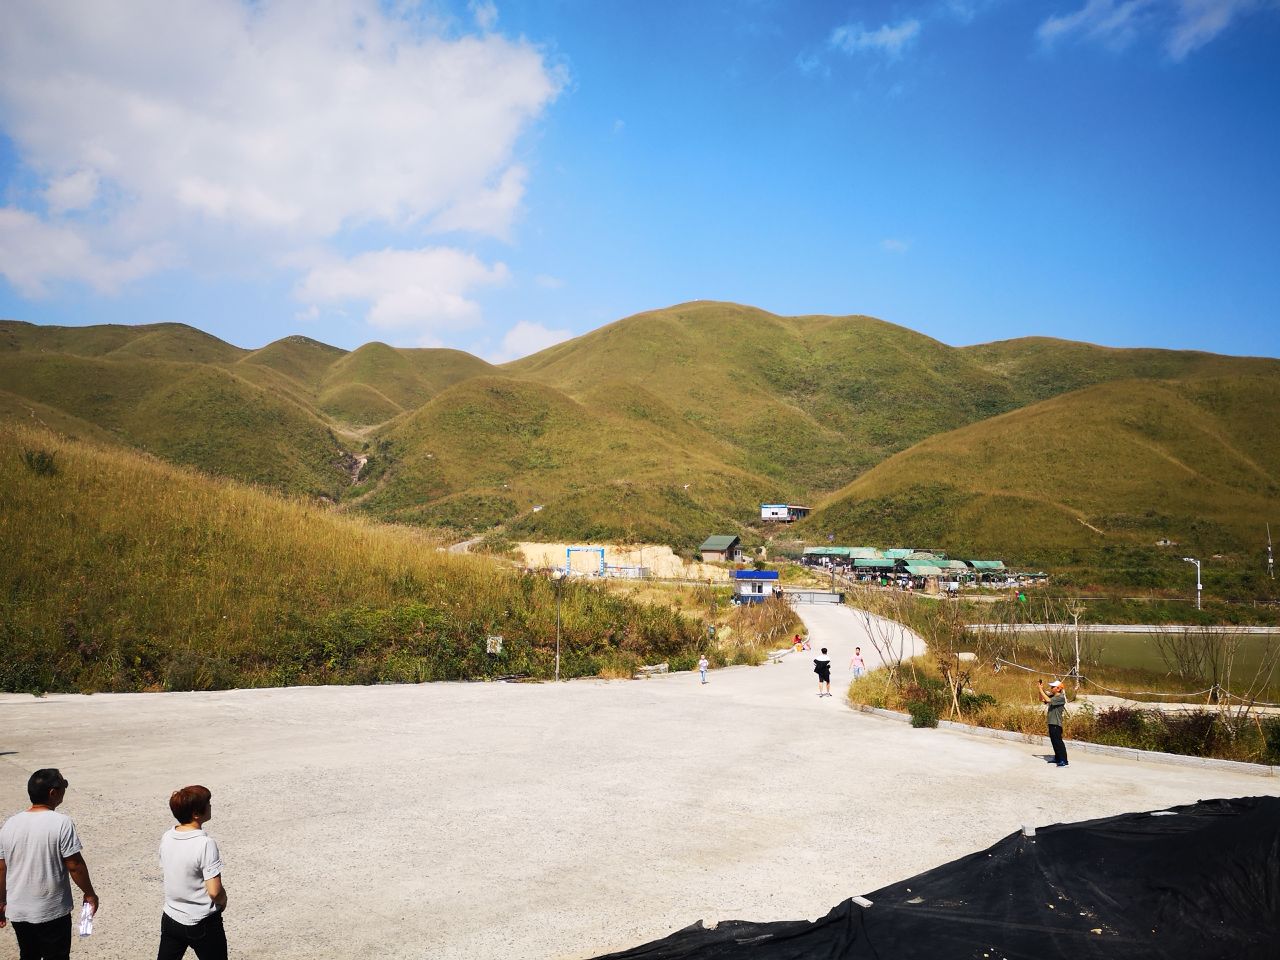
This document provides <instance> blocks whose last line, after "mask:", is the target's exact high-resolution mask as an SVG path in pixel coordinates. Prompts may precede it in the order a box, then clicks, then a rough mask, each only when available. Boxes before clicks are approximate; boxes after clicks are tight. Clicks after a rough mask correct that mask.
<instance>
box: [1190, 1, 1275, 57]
mask: <svg viewBox="0 0 1280 960" xmlns="http://www.w3.org/2000/svg"><path fill="white" fill-rule="evenodd" d="M1264 5H1265V4H1264V3H1262V2H1260V0H1180V2H1179V3H1178V18H1177V22H1176V23H1175V24H1174V27H1173V31H1172V32H1171V33H1170V34H1169V37H1168V40H1167V41H1166V43H1165V49H1166V50H1168V52H1169V56H1171V57H1172V58H1173V59H1174V60H1181V59H1183V58H1184V57H1186V56H1187V54H1189V53H1191V52H1192V51H1193V50H1196V49H1198V48H1200V47H1203V46H1204V45H1205V44H1206V43H1208V42H1209V41H1210V40H1212V39H1213V38H1214V37H1216V36H1217V35H1218V34H1220V33H1221V32H1222V31H1223V30H1225V29H1227V27H1229V26H1230V25H1231V22H1232V21H1233V20H1234V19H1235V18H1236V17H1237V16H1239V15H1242V14H1247V13H1252V12H1253V11H1254V10H1259V9H1262V8H1263V7H1264ZM1270 6H1271V7H1272V8H1275V7H1276V6H1277V5H1276V4H1275V3H1271V4H1270Z"/></svg>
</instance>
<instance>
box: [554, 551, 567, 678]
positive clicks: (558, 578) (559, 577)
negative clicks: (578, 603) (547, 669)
mask: <svg viewBox="0 0 1280 960" xmlns="http://www.w3.org/2000/svg"><path fill="white" fill-rule="evenodd" d="M551 578H552V579H553V580H555V582H556V683H559V682H560V594H561V593H562V592H563V589H562V585H563V583H564V571H563V570H561V569H559V568H558V567H557V568H556V572H555V573H553V574H552V575H551Z"/></svg>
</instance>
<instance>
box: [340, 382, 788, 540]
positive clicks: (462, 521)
mask: <svg viewBox="0 0 1280 960" xmlns="http://www.w3.org/2000/svg"><path fill="white" fill-rule="evenodd" d="M612 397H613V399H614V401H616V403H614V405H612V406H611V405H610V404H608V403H603V402H598V403H580V402H578V401H576V400H574V399H571V398H570V397H568V396H567V395H565V394H564V393H562V392H561V391H559V390H556V389H554V388H552V387H549V386H545V385H543V384H537V383H531V382H529V381H524V380H514V379H510V378H504V377H481V378H476V379H472V380H467V381H465V382H463V383H460V384H458V385H457V386H454V387H451V388H449V389H448V390H445V391H444V392H443V393H441V394H439V395H438V396H436V397H435V398H434V399H432V400H431V401H430V402H429V403H427V404H426V405H424V406H423V407H422V408H421V409H419V410H417V411H415V412H413V413H412V414H410V415H408V416H406V417H404V418H402V419H401V420H398V421H396V423H395V424H394V426H393V427H392V429H390V430H389V431H387V432H386V433H383V434H380V437H379V441H378V443H379V450H381V451H383V453H384V458H385V459H386V460H387V463H388V464H389V465H388V466H386V467H385V473H383V474H382V475H381V476H380V477H379V478H378V480H377V482H376V483H374V484H371V488H370V489H369V491H368V492H367V493H363V494H361V495H359V498H358V499H356V500H355V501H353V502H354V503H355V505H356V507H358V509H360V510H362V511H365V512H368V513H370V514H372V515H374V516H376V517H379V518H382V519H387V520H395V521H398V522H406V523H422V524H428V525H439V526H446V527H451V528H453V529H455V530H458V531H460V532H466V533H472V532H479V531H483V530H485V529H488V528H490V527H492V526H494V525H495V524H499V523H507V524H509V525H510V528H511V530H512V531H518V532H519V533H520V534H521V535H528V536H531V537H538V536H542V537H549V538H553V539H555V538H560V537H578V538H581V537H587V536H595V537H609V538H616V539H622V538H631V539H646V538H647V539H654V538H657V539H664V540H668V541H669V542H673V543H680V544H685V545H687V544H689V543H690V542H691V541H692V540H693V539H694V537H695V536H696V537H697V539H698V540H701V539H702V537H705V536H706V534H704V533H701V531H702V530H704V529H706V528H707V526H708V525H712V526H714V525H717V524H719V525H724V524H725V523H730V524H736V523H738V522H741V520H742V519H744V516H743V514H744V508H743V504H749V503H751V502H752V501H753V500H754V499H755V498H757V497H759V496H761V495H763V491H764V490H765V489H767V485H766V484H764V483H763V482H762V481H760V479H759V478H757V477H753V476H751V475H750V474H747V473H745V472H743V471H739V470H734V469H733V468H730V467H726V466H725V464H724V462H723V460H722V459H721V457H720V456H717V453H723V450H721V449H718V445H717V444H715V443H714V442H713V443H711V444H707V443H706V442H705V440H704V437H703V435H702V431H700V430H699V429H697V428H693V427H690V426H689V425H687V424H685V423H683V422H680V421H679V420H674V421H673V418H672V417H671V415H670V414H669V413H668V414H667V415H666V417H665V419H663V417H662V416H660V415H659V412H658V411H659V407H660V405H659V404H657V402H656V401H653V400H652V398H648V397H646V395H644V393H643V391H638V392H637V393H636V394H635V395H633V396H627V395H625V394H622V393H615V394H613V395H612ZM646 401H647V402H646ZM654 417H657V420H656V422H655V420H654V419H653V418H654ZM686 484H687V485H688V489H686V486H685V485H686ZM534 507H542V508H543V509H540V510H537V511H535V510H534Z"/></svg>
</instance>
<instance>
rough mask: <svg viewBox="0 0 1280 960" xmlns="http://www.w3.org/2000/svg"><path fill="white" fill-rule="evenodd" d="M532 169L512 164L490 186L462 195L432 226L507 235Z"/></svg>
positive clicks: (434, 227) (439, 228)
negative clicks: (529, 170)
mask: <svg viewBox="0 0 1280 960" xmlns="http://www.w3.org/2000/svg"><path fill="white" fill-rule="evenodd" d="M528 175H529V172H528V171H527V170H526V169H525V168H524V167H522V166H521V165H520V164H518V163H517V164H513V165H511V166H510V167H507V169H506V170H505V171H504V172H503V174H502V176H501V177H500V178H499V180H498V182H497V183H495V184H493V185H492V186H490V187H486V188H484V189H482V190H478V191H476V192H475V193H472V194H469V195H467V196H465V197H461V198H459V200H458V202H457V203H455V204H453V205H452V206H451V207H449V208H448V209H447V210H445V211H444V212H443V213H441V214H440V215H439V216H438V217H435V218H433V219H432V221H431V228H432V229H433V230H439V231H446V230H466V231H469V232H472V233H483V234H488V235H490V236H494V237H500V238H501V239H503V240H505V239H507V235H508V232H509V231H510V229H511V218H512V216H513V215H514V214H515V212H516V211H517V210H518V209H519V207H520V201H521V200H522V199H523V198H524V184H525V180H526V179H528Z"/></svg>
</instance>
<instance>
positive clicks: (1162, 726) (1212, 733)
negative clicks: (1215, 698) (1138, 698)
mask: <svg viewBox="0 0 1280 960" xmlns="http://www.w3.org/2000/svg"><path fill="white" fill-rule="evenodd" d="M1158 716H1159V720H1158V723H1157V724H1155V726H1156V728H1157V734H1156V743H1155V747H1156V749H1157V750H1162V751H1164V752H1165V753H1185V754H1188V755H1190V756H1194V757H1211V756H1214V754H1215V753H1216V752H1217V750H1216V748H1217V746H1218V743H1219V741H1220V740H1221V739H1222V738H1223V735H1224V734H1225V732H1226V731H1224V730H1223V728H1222V724H1220V723H1219V722H1218V718H1217V717H1216V716H1215V715H1214V714H1212V713H1209V712H1208V711H1206V710H1197V711H1195V712H1194V713H1162V714H1159V715H1158ZM1153 719H1154V718H1153Z"/></svg>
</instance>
